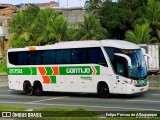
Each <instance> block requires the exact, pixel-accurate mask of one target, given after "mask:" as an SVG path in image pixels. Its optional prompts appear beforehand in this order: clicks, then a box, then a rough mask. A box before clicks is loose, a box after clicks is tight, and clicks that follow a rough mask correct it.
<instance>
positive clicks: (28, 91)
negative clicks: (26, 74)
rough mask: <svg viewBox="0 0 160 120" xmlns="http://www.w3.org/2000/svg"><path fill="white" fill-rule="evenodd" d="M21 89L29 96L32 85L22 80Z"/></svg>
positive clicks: (31, 92)
mask: <svg viewBox="0 0 160 120" xmlns="http://www.w3.org/2000/svg"><path fill="white" fill-rule="evenodd" d="M23 89H24V92H25V94H26V95H27V96H31V95H32V94H33V87H32V85H31V83H30V82H24V84H23Z"/></svg>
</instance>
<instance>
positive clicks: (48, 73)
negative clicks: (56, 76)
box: [45, 67, 53, 75]
mask: <svg viewBox="0 0 160 120" xmlns="http://www.w3.org/2000/svg"><path fill="white" fill-rule="evenodd" d="M45 69H46V75H52V74H53V71H52V68H51V67H45Z"/></svg>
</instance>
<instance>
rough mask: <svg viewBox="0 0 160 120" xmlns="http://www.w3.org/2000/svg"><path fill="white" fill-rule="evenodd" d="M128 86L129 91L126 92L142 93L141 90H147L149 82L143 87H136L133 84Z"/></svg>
mask: <svg viewBox="0 0 160 120" xmlns="http://www.w3.org/2000/svg"><path fill="white" fill-rule="evenodd" d="M129 88H130V91H129V93H128V94H135V93H142V92H146V91H148V89H149V83H148V84H147V85H146V86H143V87H136V86H134V85H130V86H129Z"/></svg>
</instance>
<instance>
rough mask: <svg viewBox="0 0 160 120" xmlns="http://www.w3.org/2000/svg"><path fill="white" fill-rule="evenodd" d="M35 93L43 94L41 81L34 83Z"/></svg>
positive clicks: (37, 94)
mask: <svg viewBox="0 0 160 120" xmlns="http://www.w3.org/2000/svg"><path fill="white" fill-rule="evenodd" d="M34 95H36V96H41V95H43V89H42V85H41V83H40V82H35V83H34Z"/></svg>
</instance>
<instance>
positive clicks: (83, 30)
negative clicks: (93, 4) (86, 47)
mask: <svg viewBox="0 0 160 120" xmlns="http://www.w3.org/2000/svg"><path fill="white" fill-rule="evenodd" d="M78 31H79V34H80V39H81V40H101V39H105V38H107V34H108V33H107V30H106V29H105V28H103V27H102V26H101V24H100V22H99V21H98V19H97V18H96V15H95V14H93V13H89V14H87V15H86V16H85V17H84V24H80V27H79V29H78Z"/></svg>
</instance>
